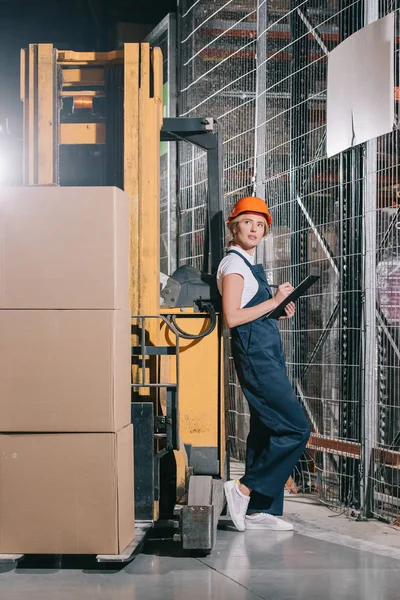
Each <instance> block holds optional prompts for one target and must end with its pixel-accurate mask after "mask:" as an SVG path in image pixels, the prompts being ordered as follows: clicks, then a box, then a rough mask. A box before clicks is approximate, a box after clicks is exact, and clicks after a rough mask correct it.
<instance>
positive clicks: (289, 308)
mask: <svg viewBox="0 0 400 600" xmlns="http://www.w3.org/2000/svg"><path fill="white" fill-rule="evenodd" d="M295 312H296V306H295V303H294V302H289V304H287V305H286V306H285V313H286V316H285V317H280V318H279V320H280V319H291V318H292V317H294V313H295Z"/></svg>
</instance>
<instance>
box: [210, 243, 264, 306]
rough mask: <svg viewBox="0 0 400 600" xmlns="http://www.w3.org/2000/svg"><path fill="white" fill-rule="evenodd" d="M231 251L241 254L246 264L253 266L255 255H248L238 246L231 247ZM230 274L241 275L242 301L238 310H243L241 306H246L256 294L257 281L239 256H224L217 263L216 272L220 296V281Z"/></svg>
mask: <svg viewBox="0 0 400 600" xmlns="http://www.w3.org/2000/svg"><path fill="white" fill-rule="evenodd" d="M231 249H232V250H235V251H236V252H238V253H239V254H243V256H244V257H245V258H246V260H248V262H249V263H251V264H252V265H254V264H255V258H256V256H255V253H254V255H253V256H250V254H248V253H247V252H246V251H245V250H243V249H242V248H240V247H239V246H232V248H231ZM232 273H235V274H237V275H241V276H242V277H243V280H244V287H243V293H242V300H241V303H240V308H243V306H246V304H247V303H248V302H250V300H251V299H252V298H254V296H255V295H256V294H257V292H258V281H257V279H256V278H255V277H254V275H253V273H252V272H251V269H250V268H249V267H248V266H247V265H246V263H245V262H244V260H243V259H242V258H240V256H238V255H237V254H234V253H232V254H227V256H225V258H223V259H222V260H221V262H220V263H219V267H218V271H217V285H218V289H219V293H220V294H222V279H223V278H224V277H225V275H231V274H232Z"/></svg>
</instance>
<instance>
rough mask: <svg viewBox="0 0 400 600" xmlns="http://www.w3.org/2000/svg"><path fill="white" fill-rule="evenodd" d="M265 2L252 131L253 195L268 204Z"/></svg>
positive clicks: (260, 5) (260, 9)
mask: <svg viewBox="0 0 400 600" xmlns="http://www.w3.org/2000/svg"><path fill="white" fill-rule="evenodd" d="M267 10H268V8H267V1H266V0H257V47H256V65H257V67H256V106H255V109H256V122H255V131H254V181H253V187H254V193H255V195H256V196H258V197H259V198H262V199H263V200H265V201H266V202H267V204H268V198H265V125H264V123H265V122H266V120H267V118H266V108H267V104H266V98H265V93H263V92H265V90H266V89H267V63H266V60H267V22H268V18H267ZM256 253H257V254H256V258H257V262H261V260H262V253H263V249H262V248H260V247H258V248H257V250H256Z"/></svg>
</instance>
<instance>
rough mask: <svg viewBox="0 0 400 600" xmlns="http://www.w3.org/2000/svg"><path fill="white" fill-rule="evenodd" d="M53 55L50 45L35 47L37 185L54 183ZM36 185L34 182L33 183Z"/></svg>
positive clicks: (55, 124) (55, 125) (54, 83)
mask: <svg viewBox="0 0 400 600" xmlns="http://www.w3.org/2000/svg"><path fill="white" fill-rule="evenodd" d="M54 59H55V55H54V48H53V45H52V44H39V45H38V47H37V73H38V74H37V132H36V135H37V154H38V156H37V183H38V184H39V185H43V184H49V183H55V182H56V174H55V173H54V153H55V151H56V148H55V139H54V128H56V127H57V123H54V117H55V106H54V92H55V85H56V82H55V68H54V67H55V60H54ZM35 183H36V182H35Z"/></svg>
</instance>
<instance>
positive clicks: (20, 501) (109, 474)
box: [0, 425, 134, 554]
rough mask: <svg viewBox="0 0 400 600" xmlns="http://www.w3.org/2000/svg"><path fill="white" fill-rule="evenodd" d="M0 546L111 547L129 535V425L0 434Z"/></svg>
mask: <svg viewBox="0 0 400 600" xmlns="http://www.w3.org/2000/svg"><path fill="white" fill-rule="evenodd" d="M0 490H1V492H0V552H1V553H11V554H15V553H23V554H118V553H120V552H122V551H123V550H124V549H125V548H126V546H128V544H130V542H131V541H132V539H133V537H134V504H133V429H132V425H128V426H127V427H125V428H124V429H122V430H121V431H119V432H118V433H116V434H112V433H111V434H107V433H89V434H79V433H78V434H26V435H14V434H11V435H9V434H8V435H7V434H6V435H0Z"/></svg>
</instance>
